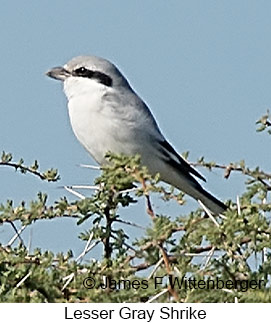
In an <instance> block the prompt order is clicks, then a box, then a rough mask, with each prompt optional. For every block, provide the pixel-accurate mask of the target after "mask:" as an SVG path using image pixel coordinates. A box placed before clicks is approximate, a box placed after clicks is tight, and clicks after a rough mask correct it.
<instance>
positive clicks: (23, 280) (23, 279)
mask: <svg viewBox="0 0 271 323" xmlns="http://www.w3.org/2000/svg"><path fill="white" fill-rule="evenodd" d="M31 274H32V271H31V270H30V271H29V272H28V273H27V274H26V275H25V276H24V277H23V278H22V279H21V280H20V281H19V282H18V283H17V285H16V286H15V288H18V287H20V286H21V285H22V284H23V283H24V282H25V281H26V280H27V278H28V277H29V276H30V275H31Z"/></svg>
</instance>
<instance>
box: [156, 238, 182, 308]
mask: <svg viewBox="0 0 271 323" xmlns="http://www.w3.org/2000/svg"><path fill="white" fill-rule="evenodd" d="M158 247H159V249H160V251H161V253H162V256H163V260H164V264H165V267H166V272H167V274H168V279H169V281H171V278H172V270H171V267H170V260H169V257H168V255H167V253H166V251H165V249H164V248H163V246H162V244H159V245H158ZM168 291H169V293H170V294H171V295H172V296H173V297H174V299H175V301H176V302H179V296H178V294H177V292H176V290H175V289H174V287H172V285H171V284H169V285H168Z"/></svg>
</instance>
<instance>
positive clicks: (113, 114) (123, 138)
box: [64, 80, 141, 164]
mask: <svg viewBox="0 0 271 323" xmlns="http://www.w3.org/2000/svg"><path fill="white" fill-rule="evenodd" d="M67 81H69V80H67ZM67 81H66V82H65V84H64V90H65V93H66V95H67V97H68V100H69V102H68V109H69V116H70V121H71V126H72V129H73V131H74V133H75V135H76V137H77V138H78V140H79V141H80V142H81V144H82V145H83V146H84V147H85V148H86V149H87V151H88V152H89V153H90V154H91V155H92V157H93V158H94V159H95V160H96V161H97V162H98V163H99V164H103V163H104V155H105V154H106V153H107V152H108V151H111V152H114V153H124V154H129V155H133V154H136V153H140V151H139V150H140V146H141V145H140V136H138V135H137V132H138V133H140V132H139V131H138V130H137V129H136V127H137V122H136V121H137V120H136V118H134V117H132V118H131V117H130V116H129V107H125V106H122V105H121V104H122V103H121V104H119V102H116V101H115V100H106V99H105V97H106V94H108V91H110V90H111V89H108V88H106V87H105V86H103V85H101V84H98V83H97V82H95V81H91V80H90V82H89V80H87V82H84V81H85V80H82V81H83V82H77V83H74V82H73V83H72V86H70V85H71V84H69V82H67ZM79 83H80V84H79ZM90 85H91V86H90ZM111 91H114V90H111ZM123 123H124V124H123ZM136 136H137V140H134V139H136V138H135V137H136ZM127 139H128V140H127ZM129 139H130V140H129Z"/></svg>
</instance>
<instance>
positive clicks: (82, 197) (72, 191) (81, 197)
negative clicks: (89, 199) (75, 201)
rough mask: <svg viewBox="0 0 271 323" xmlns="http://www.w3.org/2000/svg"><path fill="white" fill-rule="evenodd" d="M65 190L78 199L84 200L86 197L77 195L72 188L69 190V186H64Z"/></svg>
mask: <svg viewBox="0 0 271 323" xmlns="http://www.w3.org/2000/svg"><path fill="white" fill-rule="evenodd" d="M64 188H65V190H66V191H68V192H70V193H72V194H73V195H75V196H77V197H79V198H80V199H82V200H84V199H85V198H86V197H85V196H84V195H83V194H81V193H78V192H76V191H74V190H73V189H72V188H70V187H69V186H64Z"/></svg>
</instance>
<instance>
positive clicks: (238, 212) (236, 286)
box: [0, 118, 271, 302]
mask: <svg viewBox="0 0 271 323" xmlns="http://www.w3.org/2000/svg"><path fill="white" fill-rule="evenodd" d="M267 121H268V118H264V119H262V122H261V123H262V124H263V123H265V124H266V126H268V122H267ZM187 157H188V153H186V158H187ZM107 159H108V164H107V166H104V167H103V168H102V172H101V175H100V176H99V177H98V178H97V179H96V181H95V185H96V187H97V189H96V190H95V192H94V194H93V195H92V196H90V197H86V198H81V199H77V200H75V201H72V202H69V201H68V200H67V199H66V198H65V197H64V198H62V199H60V200H58V201H56V202H55V203H54V204H53V205H50V204H48V201H47V195H46V194H42V193H38V195H37V199H36V200H34V201H30V202H28V203H26V202H22V203H20V204H19V205H17V206H14V203H13V202H12V201H7V202H6V203H2V204H1V205H0V223H1V224H4V223H7V224H9V225H11V226H12V228H13V229H14V231H15V237H14V239H13V240H11V242H10V243H9V244H8V245H3V244H2V245H0V302H145V301H148V300H149V301H158V302H165V301H166V302H177V301H181V302H235V301H238V302H270V301H271V293H270V276H271V261H270V260H271V253H270V247H271V226H270V213H271V202H270V191H271V183H270V182H271V174H269V173H266V172H265V171H263V170H261V169H260V168H259V167H257V168H255V169H251V168H249V167H247V166H246V164H245V162H244V161H241V162H239V163H230V164H229V165H219V164H217V163H215V162H208V161H205V159H204V158H203V157H202V158H200V159H199V160H198V162H197V163H195V164H194V165H196V166H200V167H206V168H207V169H209V170H213V169H214V168H217V169H221V170H223V171H224V172H225V173H224V177H225V178H229V177H230V175H231V173H232V172H239V173H241V174H243V176H244V177H245V178H246V189H245V191H244V192H243V194H242V195H241V196H240V197H239V198H238V199H237V202H234V201H228V202H227V204H228V206H229V207H228V210H227V211H226V212H225V214H223V215H222V216H216V217H213V216H212V215H211V214H207V213H205V212H204V211H203V210H202V209H197V210H194V211H193V212H191V213H190V214H185V215H184V214H182V212H183V211H182V207H181V206H179V212H178V214H175V215H171V216H167V215H164V214H156V213H155V210H154V209H153V207H152V203H151V197H152V196H153V195H158V196H159V197H161V203H169V202H171V203H178V204H179V205H182V204H183V203H184V202H185V200H184V194H183V193H180V192H175V190H174V189H173V188H165V187H164V186H161V185H160V184H159V176H158V175H157V176H156V177H151V176H150V175H149V174H148V171H147V169H146V168H145V167H142V166H141V165H140V156H134V157H128V156H123V155H114V154H108V155H107ZM23 163H24V162H23V160H22V159H21V160H20V161H19V162H18V163H15V162H13V161H12V156H11V154H6V153H3V154H2V159H1V162H0V166H1V165H2V166H9V167H13V168H15V170H17V169H18V170H20V171H21V172H22V173H32V174H33V175H35V176H37V177H39V178H40V179H42V180H47V181H55V180H57V179H59V175H58V174H57V171H56V170H49V171H45V172H40V171H39V166H38V163H37V162H35V163H34V164H33V165H32V166H30V167H28V166H25V165H24V164H23ZM139 199H144V200H145V201H146V213H147V214H145V215H142V216H146V217H147V216H150V217H151V224H150V225H149V226H148V227H146V228H145V229H144V231H142V232H143V234H142V236H141V237H139V236H138V237H137V239H135V241H132V242H131V241H130V240H129V239H128V236H127V234H126V233H125V226H126V225H136V224H133V223H129V222H127V221H125V219H124V218H121V217H120V215H119V210H120V208H127V207H131V206H132V205H133V204H134V203H137V201H138V200H139ZM142 213H143V211H142ZM180 214H181V215H180ZM56 217H73V218H76V219H77V220H78V222H77V223H78V225H81V224H82V223H83V222H85V221H86V220H88V222H87V223H89V224H90V227H89V229H88V230H87V231H85V232H82V233H81V234H80V236H79V238H80V239H81V240H83V241H85V243H86V245H85V250H84V251H83V252H82V254H81V255H80V256H79V257H77V258H75V257H74V256H73V254H72V252H68V253H67V254H65V255H64V254H56V255H55V254H53V253H52V252H50V251H45V252H41V251H40V250H38V249H36V250H35V251H34V252H33V253H31V254H29V251H28V249H27V247H26V246H25V245H24V243H23V240H22V238H21V236H20V232H19V229H18V228H19V227H21V229H23V228H24V227H25V226H28V225H30V224H31V223H33V222H34V221H39V220H41V219H47V220H50V219H54V218H56ZM16 239H17V240H18V242H17V245H15V240H16ZM99 244H100V245H102V247H103V254H102V255H101V257H100V259H99V260H96V261H94V260H89V258H88V255H89V252H91V250H92V249H93V248H95V247H96V246H97V245H99ZM215 284H216V285H215ZM222 284H224V285H223V286H222ZM93 285H95V286H94V287H93ZM255 286H256V288H255ZM222 287H223V288H222ZM156 297H157V298H156Z"/></svg>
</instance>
